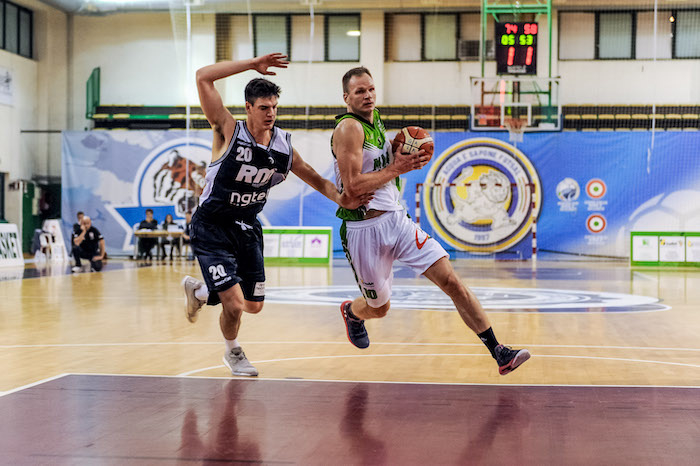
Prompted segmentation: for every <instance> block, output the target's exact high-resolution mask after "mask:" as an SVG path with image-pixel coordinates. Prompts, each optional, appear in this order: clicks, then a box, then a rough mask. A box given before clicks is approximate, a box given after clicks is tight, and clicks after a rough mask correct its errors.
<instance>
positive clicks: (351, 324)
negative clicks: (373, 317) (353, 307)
mask: <svg viewBox="0 0 700 466" xmlns="http://www.w3.org/2000/svg"><path fill="white" fill-rule="evenodd" d="M350 304H352V301H345V302H344V303H343V304H341V305H340V314H341V315H342V316H343V321H345V329H346V330H347V334H348V340H350V343H352V344H353V345H355V346H357V347H358V348H361V349H364V348H367V347H368V346H369V335H367V330H365V321H364V320H360V319H358V318H357V317H354V316H351V315H350V313H349V311H350Z"/></svg>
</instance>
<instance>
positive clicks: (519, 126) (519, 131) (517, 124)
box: [503, 118, 525, 143]
mask: <svg viewBox="0 0 700 466" xmlns="http://www.w3.org/2000/svg"><path fill="white" fill-rule="evenodd" d="M503 125H504V126H505V127H506V129H507V130H508V134H509V135H510V138H509V140H510V142H515V143H518V142H523V134H524V132H525V120H523V119H521V118H506V119H505V120H504V122H503Z"/></svg>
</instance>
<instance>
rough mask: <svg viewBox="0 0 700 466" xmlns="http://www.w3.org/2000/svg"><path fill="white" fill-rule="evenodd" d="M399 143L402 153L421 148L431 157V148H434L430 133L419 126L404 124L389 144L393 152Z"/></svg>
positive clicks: (412, 151) (409, 152) (410, 152)
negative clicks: (401, 146)
mask: <svg viewBox="0 0 700 466" xmlns="http://www.w3.org/2000/svg"><path fill="white" fill-rule="evenodd" d="M399 144H403V148H402V149H401V152H403V153H404V154H413V153H414V152H418V151H419V150H421V149H423V150H425V153H426V154H427V155H428V156H430V157H432V156H433V150H434V149H435V146H434V145H433V138H432V137H430V133H428V132H427V131H426V130H424V129H423V128H421V127H420V126H406V127H405V128H402V129H401V131H399V132H398V134H397V135H396V137H395V138H394V142H393V143H392V145H391V147H392V149H393V150H394V152H396V149H397V148H398V147H399Z"/></svg>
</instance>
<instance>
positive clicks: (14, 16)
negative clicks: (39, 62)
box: [0, 0, 34, 58]
mask: <svg viewBox="0 0 700 466" xmlns="http://www.w3.org/2000/svg"><path fill="white" fill-rule="evenodd" d="M33 35H34V31H33V14H32V11H31V10H28V9H26V8H24V7H21V6H19V5H15V4H14V3H11V2H6V1H3V0H0V49H4V50H7V51H8V52H12V53H16V54H19V55H22V56H24V57H27V58H32V55H33V52H32V48H33V44H32V41H33Z"/></svg>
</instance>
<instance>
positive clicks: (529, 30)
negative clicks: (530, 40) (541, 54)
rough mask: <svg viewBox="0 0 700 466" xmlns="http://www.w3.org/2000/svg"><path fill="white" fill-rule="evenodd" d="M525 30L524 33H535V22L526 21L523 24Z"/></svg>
mask: <svg viewBox="0 0 700 466" xmlns="http://www.w3.org/2000/svg"><path fill="white" fill-rule="evenodd" d="M523 29H524V30H525V34H532V35H535V34H537V24H536V23H532V24H531V23H527V24H525V27H524V28H523Z"/></svg>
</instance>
